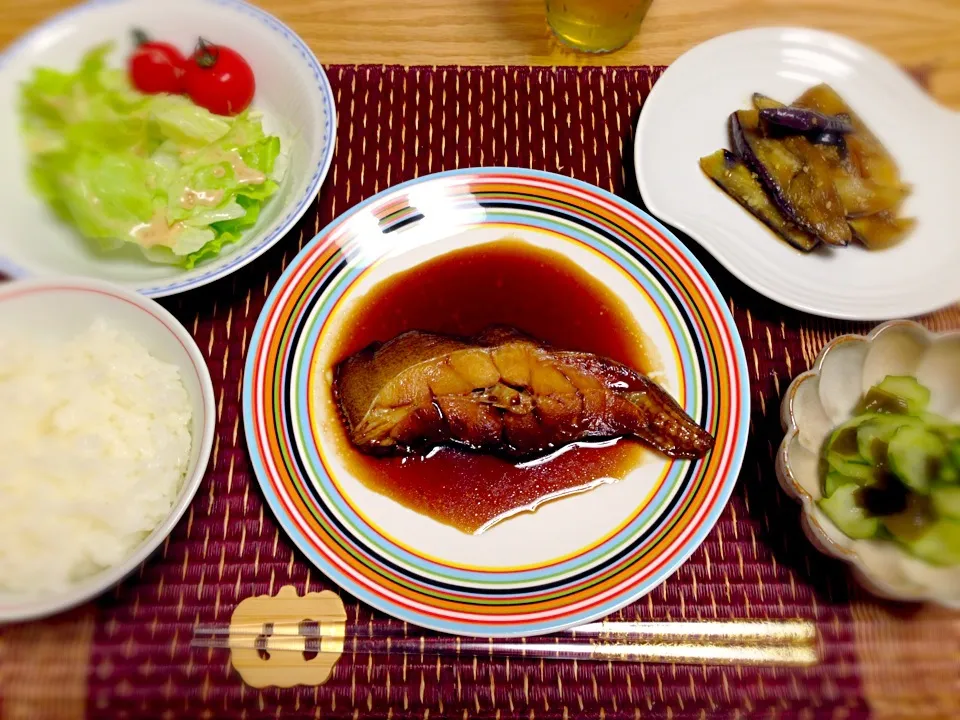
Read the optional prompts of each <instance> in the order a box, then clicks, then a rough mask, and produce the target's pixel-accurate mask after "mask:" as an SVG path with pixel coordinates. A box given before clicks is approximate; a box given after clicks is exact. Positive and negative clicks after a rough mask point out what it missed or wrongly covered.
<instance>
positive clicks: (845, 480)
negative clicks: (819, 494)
mask: <svg viewBox="0 0 960 720" xmlns="http://www.w3.org/2000/svg"><path fill="white" fill-rule="evenodd" d="M851 484H853V485H861V484H862V483H861V482H860V481H859V480H858V479H856V478H852V477H849V476H847V475H844V474H843V473H841V472H837V471H836V470H834V469H833V468H830V469H829V470H828V471H827V477H826V479H824V481H823V494H824V495H828V496H829V495H833V494H834V493H835V492H836V491H837V489H838V488H840V487H842V486H843V485H851Z"/></svg>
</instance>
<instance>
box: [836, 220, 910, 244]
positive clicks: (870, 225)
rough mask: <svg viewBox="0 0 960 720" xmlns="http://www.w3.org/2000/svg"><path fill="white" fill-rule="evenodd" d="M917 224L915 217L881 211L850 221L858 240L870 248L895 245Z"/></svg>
mask: <svg viewBox="0 0 960 720" xmlns="http://www.w3.org/2000/svg"><path fill="white" fill-rule="evenodd" d="M915 224H916V220H914V219H913V218H900V217H896V215H894V214H893V213H891V212H879V213H876V214H875V215H868V216H867V217H862V218H856V219H854V220H851V221H850V227H851V228H853V232H854V235H855V236H856V238H857V240H859V241H860V242H862V243H863V244H864V246H865V247H866V248H867V249H868V250H883V249H884V248H888V247H893V246H894V245H896V244H898V243H899V242H900V241H901V240H903V238H904V237H906V236H907V233H909V232H910V230H911V229H913V226H914V225H915Z"/></svg>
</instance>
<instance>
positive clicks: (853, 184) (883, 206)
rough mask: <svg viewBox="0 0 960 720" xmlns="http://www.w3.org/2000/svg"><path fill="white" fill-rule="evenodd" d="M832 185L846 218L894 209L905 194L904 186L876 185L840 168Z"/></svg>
mask: <svg viewBox="0 0 960 720" xmlns="http://www.w3.org/2000/svg"><path fill="white" fill-rule="evenodd" d="M834 185H835V186H836V188H837V194H838V195H839V196H840V202H841V203H842V204H843V209H844V212H845V213H846V215H847V218H851V219H852V218H858V217H863V216H865V215H875V214H876V213H880V212H886V211H896V209H897V208H898V207H900V205H901V203H903V200H904V198H906V196H907V189H906V188H904V187H890V186H884V185H877V184H876V183H874V182H872V181H870V180H865V179H864V178H862V177H860V176H859V175H857V174H855V173H847V172H843V171H842V170H841V171H840V172H838V173H836V174H835V176H834Z"/></svg>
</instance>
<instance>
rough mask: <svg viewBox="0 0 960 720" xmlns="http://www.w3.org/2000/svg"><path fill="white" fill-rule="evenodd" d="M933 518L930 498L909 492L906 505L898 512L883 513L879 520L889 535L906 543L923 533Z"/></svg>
mask: <svg viewBox="0 0 960 720" xmlns="http://www.w3.org/2000/svg"><path fill="white" fill-rule="evenodd" d="M935 519H936V516H935V515H934V514H933V507H932V505H931V503H930V498H928V497H927V496H926V495H917V494H916V493H910V494H909V495H907V498H906V505H905V506H904V508H903V509H902V510H901V511H900V512H895V513H892V514H890V515H885V516H883V517H882V518H881V519H880V522H881V524H882V525H883V527H884V528H886V529H887V531H888V532H889V533H890V534H891V535H893V536H894V537H895V538H897V539H898V540H901V541H903V542H905V543H908V542H913V541H914V540H916V539H917V538H919V537H920V536H921V535H923V533H925V532H926V530H927V527H928V526H929V525H930V523H932V522H933V521H934V520H935Z"/></svg>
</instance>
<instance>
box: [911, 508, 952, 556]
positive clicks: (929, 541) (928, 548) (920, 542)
mask: <svg viewBox="0 0 960 720" xmlns="http://www.w3.org/2000/svg"><path fill="white" fill-rule="evenodd" d="M904 545H905V546H906V548H907V549H908V550H909V551H910V552H911V553H913V554H914V555H916V556H917V557H918V558H920V559H921V560H925V561H927V562H928V563H930V564H931V565H958V564H960V523H958V522H954V521H952V520H947V519H941V520H937V521H936V522H932V523H930V525H929V526H928V527H927V529H926V530H925V531H924V533H923V534H922V535H920V536H919V537H918V538H917V539H916V540H912V541H910V542H905V543H904Z"/></svg>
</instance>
